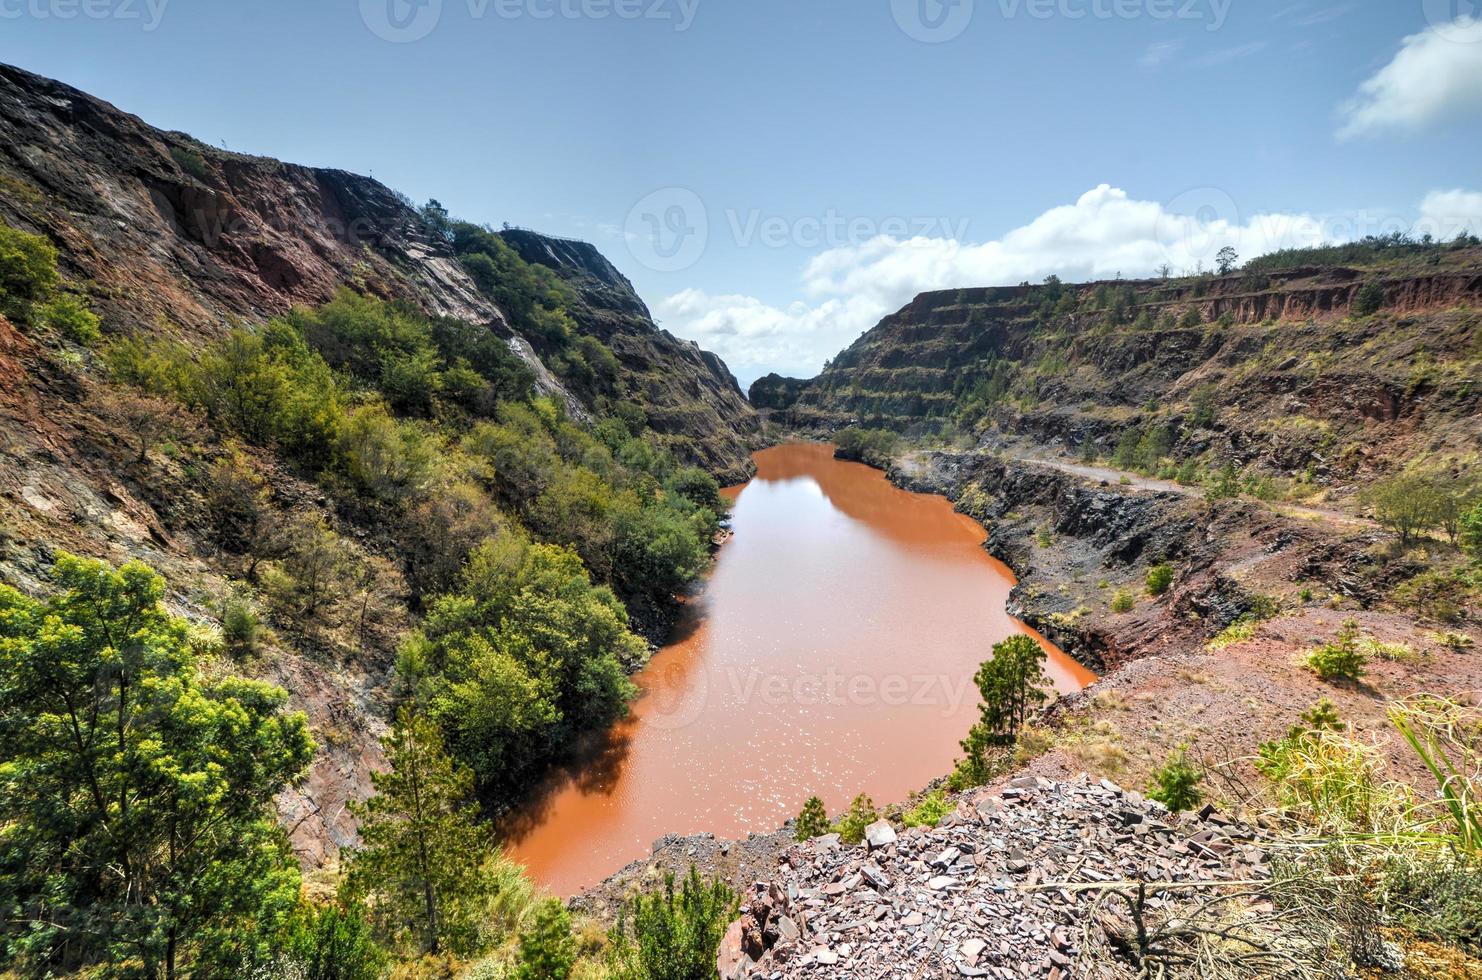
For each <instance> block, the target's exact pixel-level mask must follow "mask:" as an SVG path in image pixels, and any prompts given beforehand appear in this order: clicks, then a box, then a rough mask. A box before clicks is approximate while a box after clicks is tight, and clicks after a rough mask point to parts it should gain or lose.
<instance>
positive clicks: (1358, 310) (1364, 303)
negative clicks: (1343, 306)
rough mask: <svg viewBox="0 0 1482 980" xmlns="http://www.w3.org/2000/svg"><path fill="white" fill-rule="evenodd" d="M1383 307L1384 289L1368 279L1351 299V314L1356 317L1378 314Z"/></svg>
mask: <svg viewBox="0 0 1482 980" xmlns="http://www.w3.org/2000/svg"><path fill="white" fill-rule="evenodd" d="M1383 305H1384V287H1383V286H1381V285H1380V284H1379V283H1378V282H1377V281H1376V280H1374V279H1370V280H1369V281H1368V282H1366V283H1364V284H1363V285H1362V286H1360V287H1359V291H1358V293H1357V294H1356V295H1355V296H1354V299H1353V312H1354V314H1355V315H1356V316H1369V315H1371V314H1374V313H1378V312H1379V308H1380V307H1381V306H1383Z"/></svg>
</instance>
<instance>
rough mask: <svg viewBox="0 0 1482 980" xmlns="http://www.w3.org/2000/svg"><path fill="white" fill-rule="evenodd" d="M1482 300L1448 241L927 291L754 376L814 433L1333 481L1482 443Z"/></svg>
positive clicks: (1473, 269)
mask: <svg viewBox="0 0 1482 980" xmlns="http://www.w3.org/2000/svg"><path fill="white" fill-rule="evenodd" d="M1361 296H1362V300H1361ZM1479 301H1482V249H1478V248H1476V247H1475V246H1471V247H1457V246H1453V245H1450V244H1448V245H1445V246H1435V247H1432V248H1429V249H1427V250H1426V253H1425V254H1424V255H1423V256H1422V257H1419V258H1409V257H1407V258H1406V259H1405V260H1403V261H1401V260H1390V259H1389V257H1388V256H1387V255H1386V254H1385V253H1383V252H1381V253H1380V258H1379V259H1378V260H1376V261H1372V262H1370V263H1369V264H1367V265H1358V264H1356V265H1353V266H1345V265H1332V266H1311V265H1308V266H1299V267H1295V268H1285V267H1282V268H1277V269H1273V270H1271V271H1269V272H1267V271H1261V270H1260V265H1259V260H1258V262H1257V263H1252V267H1251V268H1250V269H1247V270H1246V271H1244V272H1239V273H1232V274H1230V275H1226V276H1214V275H1209V276H1203V277H1198V278H1188V279H1171V280H1131V281H1118V282H1103V283H1088V284H1083V285H1070V284H1061V283H1059V282H1058V281H1051V282H1047V283H1045V284H1042V285H1035V286H1030V285H1022V286H1014V287H1002V288H983V289H962V290H955V291H947V292H936V293H926V294H923V295H921V296H918V297H917V298H916V299H915V300H914V301H913V302H912V303H910V304H909V305H908V306H906V307H905V308H904V309H902V310H900V311H899V312H897V313H895V314H893V315H891V316H889V317H886V318H885V319H884V320H883V321H881V323H880V324H879V325H878V326H876V327H875V328H873V329H872V330H870V331H868V332H866V333H865V334H864V335H863V336H862V337H860V338H859V340H857V341H856V342H855V343H854V344H852V345H851V346H850V347H849V348H848V349H847V350H845V351H844V352H842V353H841V354H840V355H839V356H838V357H836V358H835V359H834V361H833V362H832V364H831V365H830V366H829V367H828V368H827V369H825V370H824V372H823V373H822V374H820V375H819V376H818V377H817V378H814V379H812V380H811V381H808V382H805V383H802V384H797V383H791V384H787V385H782V384H780V383H772V382H769V381H768V379H762V381H759V382H758V385H759V386H761V388H762V390H759V391H754V392H753V400H754V401H756V403H757V404H758V405H766V407H768V408H770V409H772V410H773V411H774V413H775V414H777V415H778V417H779V418H782V419H784V420H785V421H787V422H789V423H791V424H792V425H794V426H795V427H798V428H801V429H805V430H818V431H833V430H835V429H838V428H840V427H844V426H850V425H854V426H862V427H867V428H882V429H889V430H893V431H896V432H900V433H904V434H909V435H923V434H924V435H931V436H945V437H947V438H949V439H953V438H972V439H974V440H976V439H977V438H978V437H980V436H982V435H983V434H985V433H992V434H993V435H994V437H995V438H998V437H1018V438H1023V439H1026V440H1028V441H1029V442H1031V443H1033V444H1036V445H1039V446H1050V447H1058V448H1061V449H1064V450H1067V451H1071V452H1084V453H1086V454H1087V455H1088V456H1090V455H1096V456H1100V457H1111V456H1113V454H1114V453H1115V452H1116V451H1117V449H1118V447H1119V444H1120V443H1121V442H1122V441H1123V440H1124V439H1126V438H1127V437H1128V434H1129V433H1132V434H1133V435H1132V439H1131V441H1132V442H1133V443H1134V444H1135V443H1136V442H1137V441H1138V440H1139V439H1141V438H1143V437H1145V436H1149V434H1153V435H1152V438H1153V439H1154V440H1156V441H1159V442H1161V443H1162V445H1160V447H1159V448H1160V449H1161V452H1160V453H1159V455H1160V456H1164V457H1167V458H1169V459H1171V460H1173V461H1175V462H1176V463H1182V462H1184V461H1187V460H1191V459H1192V460H1196V461H1197V462H1198V463H1199V464H1200V465H1201V466H1204V467H1219V466H1220V465H1222V464H1224V463H1226V462H1231V463H1233V464H1234V465H1236V466H1237V467H1242V468H1243V467H1247V466H1249V467H1252V468H1253V472H1258V473H1260V474H1262V475H1265V476H1269V477H1273V478H1286V479H1294V480H1300V479H1308V480H1313V481H1318V482H1323V481H1326V480H1328V478H1329V477H1332V478H1335V479H1339V480H1341V479H1344V478H1347V477H1351V476H1353V475H1354V474H1357V473H1363V472H1372V471H1375V470H1383V469H1388V468H1390V467H1392V466H1395V465H1397V464H1401V463H1405V462H1410V461H1414V460H1416V459H1418V458H1420V457H1435V458H1438V459H1439V458H1445V457H1454V458H1462V459H1467V460H1472V459H1473V458H1474V457H1475V453H1476V430H1475V428H1474V423H1475V419H1476V417H1477V416H1478V414H1479V413H1482V388H1479V386H1478V384H1477V379H1478V377H1479V373H1482V314H1479V312H1478V310H1477V305H1478V302H1479ZM1365 304H1367V305H1365ZM776 380H777V381H778V382H780V380H781V379H776ZM764 382H767V383H766V384H764ZM774 389H775V390H774ZM1422 426H1423V427H1424V432H1423V434H1422V432H1421V428H1422Z"/></svg>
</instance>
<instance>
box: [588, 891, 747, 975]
mask: <svg viewBox="0 0 1482 980" xmlns="http://www.w3.org/2000/svg"><path fill="white" fill-rule="evenodd" d="M739 907H740V903H739V901H738V899H737V895H736V893H735V892H734V891H732V890H731V888H730V886H728V885H727V884H726V883H725V882H723V881H704V880H702V879H701V878H700V872H699V871H697V870H696V869H695V867H694V865H691V866H690V873H689V876H688V877H687V878H685V880H684V882H683V884H682V885H681V886H680V889H679V890H678V891H677V892H676V891H675V889H674V875H673V874H669V875H666V876H665V878H664V887H663V889H662V890H660V891H655V892H651V893H647V894H644V893H641V892H640V893H639V894H637V895H634V896H633V897H632V898H631V899H629V900H628V902H627V903H626V904H625V905H624V906H623V909H622V911H621V912H620V913H619V915H618V922H617V926H616V927H615V928H614V929H613V932H612V946H613V953H614V960H615V963H616V969H615V971H614V972H615V974H616V976H617V977H619V978H621V980H713V978H714V977H715V954H716V950H717V949H719V948H720V941H721V938H722V937H723V936H724V935H725V932H726V928H727V927H728V926H729V925H730V922H731V920H732V919H733V918H735V916H736V912H737V911H738V909H739Z"/></svg>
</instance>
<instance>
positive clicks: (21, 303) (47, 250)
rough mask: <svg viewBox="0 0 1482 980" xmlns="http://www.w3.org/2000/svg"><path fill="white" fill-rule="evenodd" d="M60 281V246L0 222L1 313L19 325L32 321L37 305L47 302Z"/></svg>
mask: <svg viewBox="0 0 1482 980" xmlns="http://www.w3.org/2000/svg"><path fill="white" fill-rule="evenodd" d="M59 282H61V277H60V276H58V275H57V250H56V249H55V248H53V247H52V244H51V242H49V241H47V240H46V239H45V238H42V237H41V236H40V235H32V234H30V233H29V232H24V231H21V230H20V229H18V228H11V227H10V226H8V225H0V314H4V315H5V316H6V317H7V318H9V319H10V320H11V321H13V322H14V323H16V324H17V325H19V326H26V325H28V324H29V323H30V322H31V317H32V309H33V307H35V306H36V305H38V304H40V303H44V302H46V301H47V299H49V298H50V297H51V294H52V292H53V291H54V290H55V289H56V288H57V284H58V283H59Z"/></svg>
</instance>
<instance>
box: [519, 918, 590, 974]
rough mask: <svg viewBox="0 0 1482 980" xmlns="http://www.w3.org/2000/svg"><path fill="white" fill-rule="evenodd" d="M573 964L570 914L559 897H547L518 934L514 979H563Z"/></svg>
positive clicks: (572, 937)
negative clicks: (532, 918)
mask: <svg viewBox="0 0 1482 980" xmlns="http://www.w3.org/2000/svg"><path fill="white" fill-rule="evenodd" d="M575 963H576V938H575V937H574V936H572V934H571V916H570V915H569V914H567V912H566V906H564V905H562V904H561V902H560V900H559V899H555V898H548V899H546V900H545V901H544V902H541V903H540V906H539V908H537V909H536V910H535V921H534V922H533V923H531V925H530V928H528V929H525V930H524V931H522V932H521V933H520V961H519V965H518V966H516V967H515V973H514V980H566V978H567V977H569V976H570V975H571V967H572V966H573V965H574V964H575Z"/></svg>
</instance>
